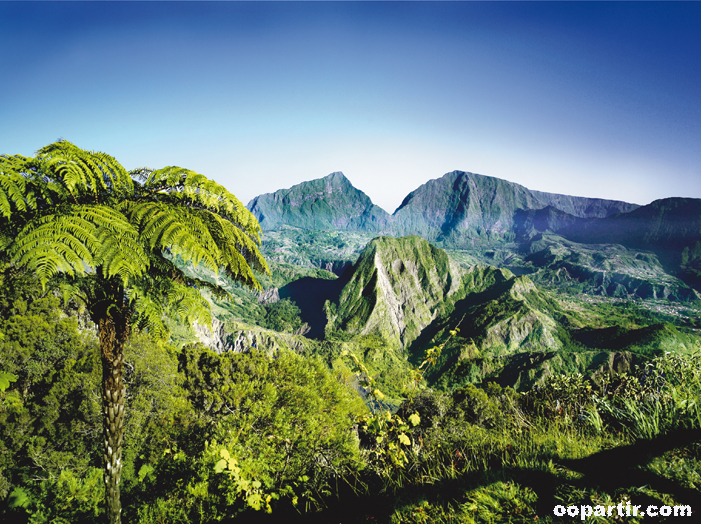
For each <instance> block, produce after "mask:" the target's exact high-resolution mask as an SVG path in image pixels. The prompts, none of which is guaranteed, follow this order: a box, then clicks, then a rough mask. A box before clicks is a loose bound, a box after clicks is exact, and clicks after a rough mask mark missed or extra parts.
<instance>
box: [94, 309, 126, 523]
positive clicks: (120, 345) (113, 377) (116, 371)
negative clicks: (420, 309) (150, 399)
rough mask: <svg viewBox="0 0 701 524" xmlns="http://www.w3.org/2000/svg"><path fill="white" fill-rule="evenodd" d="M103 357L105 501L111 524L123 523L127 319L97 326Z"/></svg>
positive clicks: (105, 320)
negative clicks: (124, 372) (121, 483)
mask: <svg viewBox="0 0 701 524" xmlns="http://www.w3.org/2000/svg"><path fill="white" fill-rule="evenodd" d="M98 332H99V337H100V353H101V357H102V426H103V437H104V446H105V447H104V460H105V500H106V502H107V515H108V522H109V523H110V524H120V523H121V512H122V503H121V501H120V498H119V480H120V477H121V475H122V440H123V426H124V393H125V389H124V383H123V380H122V366H123V362H124V342H125V340H126V337H127V335H128V324H127V321H126V319H124V318H123V317H121V316H120V315H113V316H110V317H107V318H102V319H100V321H99V323H98Z"/></svg>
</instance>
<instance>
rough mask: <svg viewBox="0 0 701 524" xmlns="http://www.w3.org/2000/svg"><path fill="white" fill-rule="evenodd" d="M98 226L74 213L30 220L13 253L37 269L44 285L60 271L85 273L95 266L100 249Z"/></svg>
mask: <svg viewBox="0 0 701 524" xmlns="http://www.w3.org/2000/svg"><path fill="white" fill-rule="evenodd" d="M95 233H96V228H95V225H94V224H92V223H91V222H89V221H88V220H85V219H83V218H81V217H80V216H77V215H74V214H67V215H47V216H44V217H41V218H39V219H36V220H33V221H30V222H29V223H28V224H27V225H26V226H25V227H24V228H23V229H22V230H21V231H20V233H19V235H18V236H17V238H16V239H15V241H14V243H13V244H12V245H11V246H10V249H9V255H10V256H11V257H12V258H13V259H14V260H15V261H16V262H17V263H18V264H19V265H21V266H25V267H28V268H30V269H33V270H34V271H36V273H37V275H38V276H39V279H40V281H41V282H42V284H45V283H46V282H47V281H48V280H49V278H51V277H52V276H54V275H56V274H58V273H67V274H69V275H71V276H74V275H85V274H86V273H87V272H88V271H89V270H92V269H94V262H93V253H94V252H95V251H96V250H97V248H98V240H97V237H96V235H95Z"/></svg>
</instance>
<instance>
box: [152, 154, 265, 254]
mask: <svg viewBox="0 0 701 524" xmlns="http://www.w3.org/2000/svg"><path fill="white" fill-rule="evenodd" d="M141 176H142V177H143V176H144V175H143V173H141ZM144 188H145V189H147V190H152V191H163V192H167V193H169V194H170V195H171V196H172V197H173V198H174V199H176V200H177V201H179V202H180V203H181V204H184V205H188V206H192V207H196V208H203V209H207V210H209V211H211V212H213V213H217V214H219V215H221V216H223V217H224V218H226V219H227V220H229V221H230V222H232V223H234V224H236V225H237V226H238V227H239V228H240V229H242V230H243V231H244V232H245V233H246V234H247V235H249V236H250V237H251V239H252V240H253V241H254V242H256V243H257V244H258V245H260V234H261V229H260V224H258V221H257V220H256V219H255V217H254V216H253V214H252V213H251V212H250V211H249V210H248V209H246V207H245V206H244V205H243V204H242V203H241V201H240V200H239V199H238V198H236V197H235V196H234V195H233V193H230V192H229V191H228V190H227V189H226V188H225V187H224V186H222V185H220V184H218V183H216V182H214V181H213V180H209V179H208V178H207V177H205V176H204V175H201V174H199V173H196V172H194V171H190V170H189V169H183V168H180V167H175V166H169V167H165V168H163V169H157V170H155V171H151V172H150V173H149V174H148V176H146V178H145V182H144Z"/></svg>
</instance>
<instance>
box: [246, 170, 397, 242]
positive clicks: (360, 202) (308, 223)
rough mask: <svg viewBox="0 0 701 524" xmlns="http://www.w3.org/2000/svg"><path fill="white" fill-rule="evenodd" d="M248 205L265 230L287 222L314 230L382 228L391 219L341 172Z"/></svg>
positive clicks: (267, 195)
mask: <svg viewBox="0 0 701 524" xmlns="http://www.w3.org/2000/svg"><path fill="white" fill-rule="evenodd" d="M247 207H248V209H249V210H250V211H251V212H252V213H253V215H254V216H255V217H256V219H257V220H258V222H260V225H261V227H262V228H263V229H264V230H273V229H276V228H279V227H282V226H284V225H287V226H293V227H300V228H305V229H313V230H334V231H357V230H360V231H382V230H383V229H384V228H385V225H386V222H387V219H388V218H389V214H388V213H387V212H386V211H385V210H383V209H382V208H380V207H378V206H376V205H375V204H373V203H372V201H371V200H370V198H369V197H368V196H367V195H366V194H365V193H363V192H362V191H360V190H358V189H356V188H355V187H353V185H352V184H351V183H350V181H349V180H348V179H347V178H346V177H345V176H344V175H343V173H340V172H339V173H331V174H330V175H328V176H326V177H324V178H319V179H317V180H311V181H309V182H303V183H301V184H297V185H296V186H293V187H291V188H289V189H281V190H279V191H276V192H275V193H267V194H264V195H259V196H257V197H255V198H254V199H253V200H251V201H250V202H249V203H248V205H247Z"/></svg>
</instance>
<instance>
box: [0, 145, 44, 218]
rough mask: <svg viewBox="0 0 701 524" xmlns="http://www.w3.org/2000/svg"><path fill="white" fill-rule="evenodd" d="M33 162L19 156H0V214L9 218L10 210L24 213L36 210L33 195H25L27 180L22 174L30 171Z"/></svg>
mask: <svg viewBox="0 0 701 524" xmlns="http://www.w3.org/2000/svg"><path fill="white" fill-rule="evenodd" d="M33 160H34V159H31V158H26V157H23V156H21V155H14V156H7V155H2V156H0V213H1V214H2V215H3V216H4V217H6V218H10V215H11V214H12V208H13V207H14V208H15V209H16V210H17V211H26V210H27V209H28V208H29V209H34V208H36V201H35V199H34V198H33V197H34V195H33V194H31V193H30V194H28V193H27V179H26V177H25V176H23V174H25V173H28V172H30V171H31V170H32V167H33Z"/></svg>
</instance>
